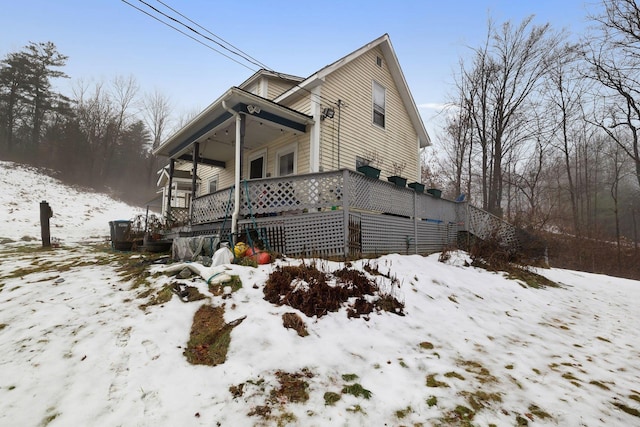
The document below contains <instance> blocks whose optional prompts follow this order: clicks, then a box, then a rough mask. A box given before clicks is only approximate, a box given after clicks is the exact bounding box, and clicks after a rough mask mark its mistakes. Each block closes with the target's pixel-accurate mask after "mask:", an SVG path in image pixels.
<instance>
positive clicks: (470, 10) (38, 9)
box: [0, 0, 598, 135]
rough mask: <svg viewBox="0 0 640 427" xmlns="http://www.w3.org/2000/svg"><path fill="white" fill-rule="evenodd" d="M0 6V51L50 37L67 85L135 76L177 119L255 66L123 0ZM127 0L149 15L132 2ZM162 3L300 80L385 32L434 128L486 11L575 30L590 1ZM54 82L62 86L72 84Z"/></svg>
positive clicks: (47, 0) (151, 0)
mask: <svg viewBox="0 0 640 427" xmlns="http://www.w3.org/2000/svg"><path fill="white" fill-rule="evenodd" d="M145 1H146V2H147V3H148V4H150V5H153V6H155V7H158V8H163V5H162V4H161V3H159V2H158V1H155V0H145ZM0 2H1V3H2V13H1V14H0V57H2V58H4V57H5V55H6V54H7V53H9V52H14V51H17V50H20V49H21V48H22V47H23V46H25V45H26V44H27V43H28V42H30V41H33V42H41V41H42V42H43V41H51V42H54V43H55V44H56V46H57V47H58V50H59V51H60V52H61V53H63V54H65V55H67V56H68V57H69V60H68V63H67V67H66V68H65V70H66V72H67V74H68V75H69V76H70V77H71V79H70V81H71V82H77V81H78V80H79V79H82V80H88V81H90V80H94V81H99V80H110V79H112V78H113V77H115V76H118V75H124V76H128V75H133V76H135V77H136V79H137V81H138V83H139V84H140V86H141V89H142V90H144V91H153V90H154V89H157V90H159V91H160V92H162V93H164V94H166V95H167V96H168V97H169V98H170V99H171V100H172V102H173V105H174V110H175V112H176V115H180V114H181V113H185V112H187V111H193V110H196V109H198V110H199V109H203V108H205V107H206V106H207V105H209V104H210V103H211V102H212V101H214V100H215V99H216V98H217V97H218V96H219V95H221V94H222V92H224V91H225V90H226V89H228V88H229V87H231V86H235V85H238V84H240V83H241V82H242V81H244V80H245V79H246V78H248V77H249V76H251V75H252V74H253V72H254V71H256V70H257V69H258V68H259V67H257V66H256V65H253V64H248V63H247V62H245V61H242V60H241V59H240V58H239V57H237V56H235V58H237V59H238V60H240V62H242V63H243V64H244V65H240V64H238V63H236V62H234V61H232V60H230V59H228V58H226V57H224V56H222V55H221V54H219V53H217V52H215V51H213V50H211V49H209V48H207V47H205V46H202V45H201V44H198V43H197V42H195V41H194V40H192V39H190V38H187V37H186V36H184V35H182V34H180V33H178V32H177V31H175V30H173V29H171V28H169V27H168V26H166V25H164V24H161V23H160V22H158V21H156V20H154V19H152V18H150V17H149V16H147V15H145V14H143V13H142V12H140V11H138V10H136V9H134V8H133V7H132V6H130V5H129V4H127V3H125V2H124V1H121V0H91V1H87V0H57V1H52V0H21V1H10V0H0ZM127 2H129V3H130V4H132V5H134V6H136V7H139V8H141V9H144V10H147V11H150V9H149V8H148V7H147V6H146V5H145V4H144V3H142V2H141V1H139V0H127ZM163 3H165V4H166V5H169V6H171V7H173V8H174V9H176V10H178V11H179V12H181V13H182V14H183V15H185V16H186V17H188V18H190V19H192V20H193V21H195V22H197V23H198V24H200V25H201V26H202V27H204V28H206V29H207V30H209V31H211V32H212V33H214V34H215V35H216V36H219V37H221V38H222V39H224V40H226V41H227V42H229V43H231V44H233V45H235V46H236V47H238V48H240V49H241V50H243V51H244V52H246V53H247V54H249V55H250V56H252V57H254V58H255V59H257V60H258V61H259V62H261V63H263V64H265V65H266V66H268V67H269V68H271V69H274V70H276V71H279V72H283V73H288V74H293V75H297V76H300V77H307V76H309V75H311V74H313V73H314V72H315V71H317V70H318V69H320V68H322V67H324V66H325V65H327V64H329V63H331V62H333V61H335V60H337V59H339V58H341V57H342V56H344V55H346V54H348V53H350V52H352V51H354V50H356V49H357V48H359V47H361V46H363V45H364V44H366V43H367V42H369V41H371V40H373V39H375V38H377V37H379V36H380V35H382V34H384V33H388V34H389V35H390V37H391V42H392V44H393V47H394V49H395V51H396V54H397V56H398V59H399V61H400V65H401V67H402V69H403V71H404V74H405V77H406V79H407V82H408V84H409V87H410V89H411V91H412V93H413V96H414V99H415V102H416V104H417V105H418V106H419V107H420V111H421V113H422V116H423V120H424V121H425V125H426V127H427V130H428V131H429V133H430V134H432V135H433V134H434V133H435V126H436V123H437V119H434V111H435V110H434V109H433V108H431V107H432V106H438V105H441V104H442V103H445V102H446V101H447V95H448V93H450V92H451V91H452V83H453V72H454V70H455V69H456V68H457V67H458V63H459V58H460V57H461V56H465V55H468V54H469V48H470V47H475V46H478V45H479V44H480V43H481V42H482V40H483V38H484V36H485V34H486V27H487V25H486V24H487V20H488V17H489V16H491V18H492V19H493V20H494V21H495V22H497V23H502V22H504V21H508V20H511V21H513V22H515V23H519V22H520V21H521V20H522V19H523V18H525V17H526V16H528V15H531V14H533V15H535V22H536V23H538V24H541V23H546V22H549V23H551V24H552V25H553V27H554V28H556V29H562V28H566V29H567V30H569V31H571V32H573V33H583V32H584V31H585V29H586V27H587V25H588V23H587V21H586V16H587V13H588V12H589V11H593V10H594V8H595V7H596V6H597V3H598V0H587V1H584V0H562V1H558V0H535V1H534V0H530V1H527V0H458V1H456V0H452V1H451V0H450V1H441V0H438V1H434V0H419V1H418V0H416V1H401V0H396V1H392V0H385V1H378V2H376V1H373V2H372V1H367V2H364V1H349V2H347V1H335V0H326V1H319V2H300V1H289V0H287V1H270V2H265V1H262V0H260V1H253V0H249V1H245V2H217V1H204V0H189V1H183V2H178V1H176V0H166V1H164V0H163ZM163 10H166V9H165V8H163ZM185 22H186V21H185ZM174 25H177V24H174ZM182 29H183V30H185V31H188V30H186V29H184V27H182ZM210 44H211V45H213V44H212V43H210ZM213 46H215V45H213ZM216 48H217V49H218V50H222V49H220V48H219V47H217V46H216ZM60 89H61V90H62V91H63V92H65V93H69V92H70V89H69V83H67V82H65V83H63V84H61V86H60Z"/></svg>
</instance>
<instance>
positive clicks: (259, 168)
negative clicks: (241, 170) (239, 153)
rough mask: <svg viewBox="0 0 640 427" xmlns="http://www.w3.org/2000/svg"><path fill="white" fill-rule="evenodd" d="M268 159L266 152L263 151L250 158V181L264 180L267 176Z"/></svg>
mask: <svg viewBox="0 0 640 427" xmlns="http://www.w3.org/2000/svg"><path fill="white" fill-rule="evenodd" d="M266 158H267V151H266V150H261V151H259V152H257V153H254V154H253V155H251V156H250V157H249V179H258V178H264V177H265V176H266V175H267V174H266V170H265V169H266V168H265V160H266Z"/></svg>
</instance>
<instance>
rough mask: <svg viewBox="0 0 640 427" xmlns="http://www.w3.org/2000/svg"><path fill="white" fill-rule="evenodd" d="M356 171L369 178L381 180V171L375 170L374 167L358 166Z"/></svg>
mask: <svg viewBox="0 0 640 427" xmlns="http://www.w3.org/2000/svg"><path fill="white" fill-rule="evenodd" d="M356 169H357V171H358V172H360V173H363V174H365V175H366V176H368V177H369V178H375V179H378V178H380V169H378V168H374V167H373V166H369V165H364V166H358V167H357V168H356Z"/></svg>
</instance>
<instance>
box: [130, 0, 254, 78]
mask: <svg viewBox="0 0 640 427" xmlns="http://www.w3.org/2000/svg"><path fill="white" fill-rule="evenodd" d="M122 2H123V3H126V4H128V5H129V6H131V7H132V8H134V9H136V10H138V11H140V12H142V13H144V14H145V15H147V16H150V17H151V18H153V19H155V20H156V21H158V22H160V23H162V24H164V25H166V26H167V27H169V28H171V29H174V30H176V31H177V32H179V33H180V34H182V35H184V36H187V37H189V38H190V39H191V40H193V41H195V42H197V43H200V44H201V45H203V46H204V47H206V48H209V49H211V50H213V51H214V52H216V53H219V54H220V55H222V56H224V57H225V58H227V59H230V60H232V61H233V62H235V63H236V64H238V65H241V66H243V67H245V68H247V69H249V70H250V71H253V72H255V71H256V70H254V69H253V68H251V67H249V66H247V65H246V64H243V63H242V62H240V61H238V60H236V59H235V58H232V57H230V56H229V55H227V54H225V53H224V52H220V51H219V50H217V49H216V48H214V47H212V46H209V45H208V44H206V43H204V42H203V41H201V40H198V39H197V38H195V37H193V36H191V35H190V34H187V33H185V32H184V31H182V30H181V29H179V28H176V27H174V26H173V25H171V24H169V23H167V22H164V21H163V20H162V19H160V18H158V17H157V16H153V15H152V14H150V13H149V12H147V11H146V10H143V9H141V8H139V7H137V6H135V5H133V4H131V3H129V2H128V1H127V0H122Z"/></svg>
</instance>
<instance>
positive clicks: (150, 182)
mask: <svg viewBox="0 0 640 427" xmlns="http://www.w3.org/2000/svg"><path fill="white" fill-rule="evenodd" d="M67 60H68V57H67V56H65V55H63V54H62V53H60V52H59V51H58V50H57V48H56V46H55V44H54V43H52V42H39V43H36V42H30V43H29V44H28V45H27V46H25V47H24V48H23V49H21V50H20V51H17V52H11V53H9V54H7V55H6V57H5V58H4V59H2V60H1V61H0V158H3V159H5V160H13V161H18V162H21V163H26V164H31V165H34V166H39V167H44V168H48V169H52V170H54V171H56V176H57V177H59V178H60V179H62V180H63V181H65V182H67V183H70V184H77V185H82V186H85V187H89V188H92V189H95V190H97V191H105V192H109V193H111V194H112V195H114V196H116V197H119V198H121V199H122V200H125V201H127V202H130V203H134V204H137V205H143V204H145V203H147V202H148V201H150V200H151V199H152V198H153V197H154V196H155V192H156V180H157V174H156V171H157V170H158V169H159V168H160V167H161V166H162V165H161V163H160V161H161V160H159V159H157V158H156V157H155V156H153V155H152V154H151V148H152V147H153V146H157V145H158V144H159V142H160V140H161V139H162V138H163V135H164V134H165V133H166V131H167V127H168V124H169V122H170V114H171V107H170V102H169V100H168V99H167V98H166V97H165V96H163V95H162V94H161V93H159V92H157V91H156V92H153V93H147V94H142V93H141V91H140V87H139V85H138V83H137V82H136V80H135V78H133V77H122V76H117V77H114V78H113V79H111V80H110V81H108V82H103V81H101V82H91V83H87V82H84V81H77V82H73V85H72V94H71V96H66V95H64V94H62V93H59V92H58V91H56V90H55V89H54V83H55V82H56V81H59V80H60V79H68V78H69V77H68V76H67V75H66V74H65V72H64V67H65V65H66V62H67Z"/></svg>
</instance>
